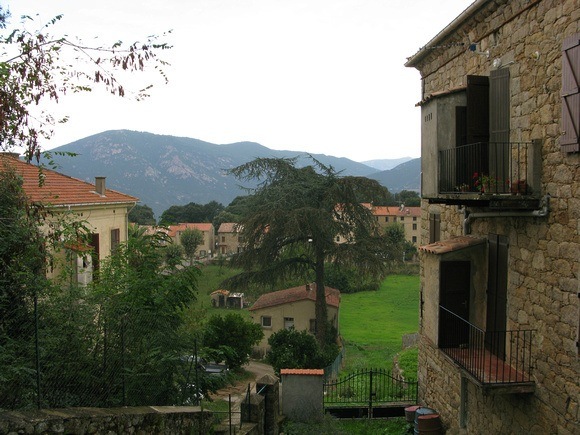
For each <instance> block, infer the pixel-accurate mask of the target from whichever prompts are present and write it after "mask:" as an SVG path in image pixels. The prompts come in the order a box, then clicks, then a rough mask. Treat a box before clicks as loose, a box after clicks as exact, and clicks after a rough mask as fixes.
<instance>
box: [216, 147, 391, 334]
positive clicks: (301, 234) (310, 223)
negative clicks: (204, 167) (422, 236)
mask: <svg viewBox="0 0 580 435" xmlns="http://www.w3.org/2000/svg"><path fill="white" fill-rule="evenodd" d="M312 160H313V166H306V167H303V168H297V167H296V166H295V163H296V159H295V158H294V159H268V158H259V159H255V160H253V161H251V162H248V163H246V164H244V165H241V166H238V167H236V168H234V169H232V170H231V173H233V174H234V175H235V176H237V177H238V178H240V179H242V180H251V179H258V180H259V184H258V187H256V188H255V189H252V190H251V192H252V195H250V197H249V198H248V207H247V209H246V213H245V214H244V215H243V216H242V218H241V219H240V222H239V223H240V227H241V229H242V232H241V236H242V237H243V239H244V242H245V247H244V251H243V252H241V253H239V254H237V255H236V256H234V258H233V265H234V266H237V267H241V268H243V269H244V271H243V272H242V273H241V274H238V275H236V276H235V277H233V278H231V279H229V280H227V282H226V283H225V285H227V286H230V287H237V286H243V285H247V284H248V283H249V282H258V283H264V284H267V283H275V282H280V281H282V280H284V279H287V278H288V277H303V278H305V279H309V278H311V277H312V276H314V278H315V283H316V321H317V325H320V327H318V328H317V331H316V337H317V339H318V341H319V343H320V344H323V343H325V341H326V338H325V336H326V332H327V328H326V327H324V325H327V307H326V297H325V289H324V283H325V264H326V262H331V263H335V264H339V265H345V266H355V267H356V268H357V269H358V270H359V271H361V272H364V273H365V274H367V275H369V276H382V275H383V274H384V273H385V272H386V270H387V269H386V264H385V262H384V252H385V250H386V249H387V246H386V243H387V239H386V237H385V236H384V235H383V234H381V232H380V231H379V226H378V224H377V222H376V220H375V218H374V217H373V215H372V213H371V210H369V209H368V208H367V207H365V206H364V205H363V204H362V203H361V199H362V198H364V199H365V200H367V201H368V200H373V199H374V200H376V201H381V200H384V198H385V197H386V196H387V194H388V191H387V189H386V188H384V187H382V186H381V185H380V184H379V183H378V182H377V181H375V180H370V179H368V178H365V177H347V176H341V175H340V174H339V173H337V172H336V171H335V170H334V169H333V168H332V167H328V166H325V165H323V164H322V163H320V162H319V161H317V160H315V159H312ZM339 237H342V238H343V239H344V240H346V242H345V243H337V238H339Z"/></svg>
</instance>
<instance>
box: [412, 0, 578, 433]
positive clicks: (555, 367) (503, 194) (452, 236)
mask: <svg viewBox="0 0 580 435" xmlns="http://www.w3.org/2000/svg"><path fill="white" fill-rule="evenodd" d="M406 66H408V67H413V68H416V69H417V70H418V71H419V72H420V74H421V87H422V97H421V101H420V102H419V105H420V107H421V147H422V148H421V153H422V159H421V160H422V215H421V244H422V246H421V307H420V342H419V374H418V375H419V382H420V391H419V394H420V401H421V403H422V404H424V405H427V406H429V407H431V408H433V409H435V410H436V411H437V412H438V413H439V414H440V415H441V419H442V422H443V424H444V426H445V427H446V428H447V429H448V433H466V434H482V433H491V434H511V433H513V434H521V433H531V434H548V433H558V434H577V433H580V426H579V421H580V410H579V409H580V405H579V400H580V386H579V382H580V381H579V380H580V361H579V356H578V346H579V333H580V326H579V323H580V308H579V305H580V303H579V301H580V299H579V294H580V293H579V292H580V286H579V281H578V280H579V274H580V235H579V233H580V223H579V220H578V218H579V217H580V154H579V150H580V142H579V128H580V93H579V83H580V82H579V81H580V3H579V2H578V0H511V1H508V0H477V1H475V2H473V3H472V4H471V5H470V6H469V7H468V8H467V9H466V10H465V11H464V12H462V13H461V14H460V15H459V16H458V17H457V18H456V19H455V20H453V21H452V22H451V23H450V24H449V25H448V26H447V27H445V28H444V29H443V30H442V31H441V32H439V33H438V34H437V35H436V36H435V37H434V38H433V39H431V40H430V41H428V42H427V44H426V45H425V46H424V47H422V48H421V49H420V50H419V51H418V52H416V53H415V54H414V55H412V56H411V57H410V58H409V59H408V61H407V63H406Z"/></svg>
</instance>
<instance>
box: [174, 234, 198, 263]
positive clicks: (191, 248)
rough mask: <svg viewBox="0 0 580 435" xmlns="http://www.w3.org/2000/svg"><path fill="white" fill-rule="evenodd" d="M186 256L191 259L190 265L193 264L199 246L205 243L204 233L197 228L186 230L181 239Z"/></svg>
mask: <svg viewBox="0 0 580 435" xmlns="http://www.w3.org/2000/svg"><path fill="white" fill-rule="evenodd" d="M179 240H180V241H181V246H183V250H184V251H185V255H187V257H188V258H189V264H190V265H191V264H193V258H194V257H195V252H196V251H197V248H198V247H199V245H201V244H202V243H203V233H202V232H201V231H200V230H198V229H197V228H186V229H185V230H183V232H182V233H181V236H180V237H179Z"/></svg>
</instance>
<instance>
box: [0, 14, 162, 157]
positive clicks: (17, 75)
mask: <svg viewBox="0 0 580 435" xmlns="http://www.w3.org/2000/svg"><path fill="white" fill-rule="evenodd" d="M0 16H2V17H3V19H2V23H3V24H5V21H6V20H5V19H4V18H5V14H3V13H2V11H1V10H0ZM61 19H62V15H57V16H55V17H54V18H53V19H52V20H50V21H49V22H48V24H46V25H42V26H39V28H38V29H37V30H33V31H31V30H28V29H27V28H26V25H29V26H34V25H37V23H35V22H34V19H33V18H32V17H30V16H25V17H23V22H22V23H21V25H22V26H23V27H22V28H16V29H13V30H10V31H8V32H7V33H6V34H4V35H2V36H0V43H1V44H2V45H3V54H2V58H0V143H1V144H2V145H1V146H2V148H3V149H10V148H12V147H14V146H19V145H21V146H24V147H25V148H26V155H27V157H28V159H32V157H36V158H37V159H38V158H39V156H40V144H39V141H40V140H41V139H42V138H44V139H48V138H50V137H51V136H52V126H53V125H54V124H55V123H56V122H66V119H62V120H55V119H54V118H53V117H52V116H51V115H50V114H49V113H40V114H38V113H36V112H35V111H32V110H31V108H32V107H33V106H38V105H39V104H40V103H41V102H43V101H54V102H58V101H59V99H60V98H61V97H62V96H63V95H65V94H67V93H68V92H82V91H91V90H92V89H93V87H104V89H105V90H106V91H108V92H110V93H112V94H114V95H118V96H120V97H124V96H125V95H126V92H127V91H126V90H125V87H124V86H123V84H122V83H120V82H119V81H118V80H117V76H118V74H120V73H121V72H123V71H126V72H134V71H143V70H144V69H145V68H146V66H150V65H151V64H153V65H154V67H155V69H156V70H157V71H158V72H159V73H160V74H161V76H162V78H163V79H164V80H165V81H166V77H165V74H164V72H163V70H162V67H163V66H164V65H165V62H164V61H162V60H161V59H159V58H158V56H157V55H158V52H159V51H160V50H164V49H168V48H170V47H169V46H168V45H167V44H165V43H161V42H159V41H158V38H157V37H156V36H150V37H149V38H148V39H147V40H146V41H145V42H144V43H141V42H134V43H132V44H129V45H124V44H123V43H122V42H121V41H116V42H115V43H113V44H112V45H111V46H109V47H107V46H104V45H101V46H94V47H90V46H87V45H85V44H83V42H82V41H73V40H72V39H70V38H69V37H68V36H66V35H63V36H55V35H53V34H51V33H50V32H49V29H50V28H52V27H53V26H56V25H57V24H58V23H59V21H60V20H61ZM2 27H4V26H0V28H2ZM71 59H75V62H76V63H75V66H74V67H72V66H71V65H70V60H71ZM150 87H151V85H149V86H147V87H145V88H143V89H141V90H139V91H137V92H136V93H135V98H137V99H141V98H144V97H146V96H147V92H148V89H149V88H150Z"/></svg>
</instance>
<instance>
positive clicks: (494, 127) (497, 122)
mask: <svg viewBox="0 0 580 435" xmlns="http://www.w3.org/2000/svg"><path fill="white" fill-rule="evenodd" d="M509 141H510V70H509V69H508V68H502V69H498V70H494V71H492V72H491V73H490V75H489V175H490V176H492V177H494V178H495V179H497V180H507V179H508V177H509V176H510V174H509ZM494 189H496V193H506V192H507V191H508V190H509V189H508V185H507V184H504V183H498V184H497V185H496V186H494Z"/></svg>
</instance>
